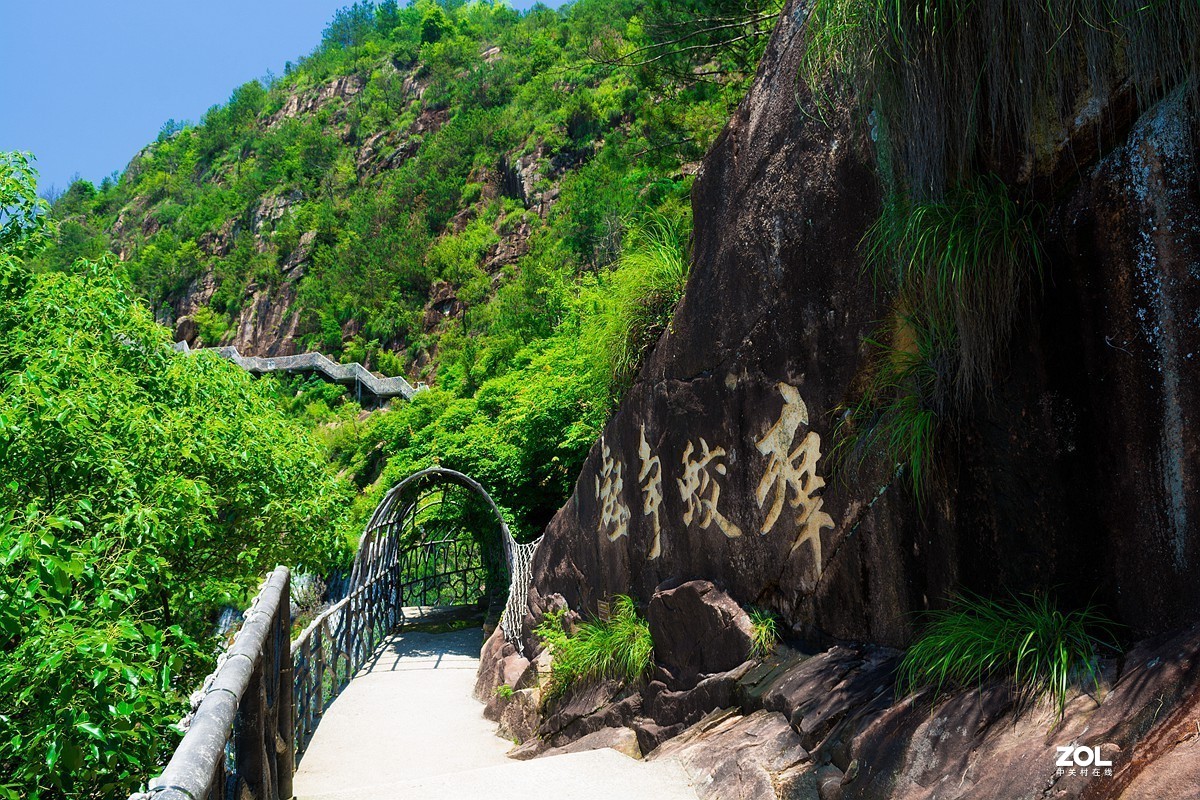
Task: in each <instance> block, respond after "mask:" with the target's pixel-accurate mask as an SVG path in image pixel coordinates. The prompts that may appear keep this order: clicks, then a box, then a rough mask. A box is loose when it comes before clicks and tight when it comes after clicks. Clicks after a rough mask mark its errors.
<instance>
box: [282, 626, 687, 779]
mask: <svg viewBox="0 0 1200 800" xmlns="http://www.w3.org/2000/svg"><path fill="white" fill-rule="evenodd" d="M482 645H483V634H482V632H481V631H479V630H467V631H459V632H457V633H441V634H428V633H404V634H397V635H395V636H393V637H392V638H390V639H389V640H388V641H387V642H385V643H384V645H383V647H382V648H381V650H380V652H379V653H378V654H377V655H376V657H375V658H374V659H373V660H371V661H369V662H368V663H367V665H366V666H365V667H364V668H363V670H362V672H361V673H360V674H359V675H358V676H357V677H356V678H355V679H354V680H353V681H351V682H350V685H349V686H347V687H346V689H345V691H343V692H342V694H341V696H340V697H338V699H337V700H335V701H334V702H333V704H332V705H331V706H330V707H329V710H328V711H327V712H326V713H325V716H324V718H323V719H322V720H321V724H320V725H319V726H318V727H317V732H316V734H315V735H314V736H313V739H312V742H311V743H310V744H309V748H308V751H307V752H306V753H305V754H304V758H303V760H302V761H301V762H300V769H299V770H298V771H297V772H296V778H295V795H296V798H297V800H351V798H354V799H355V800H358V799H359V798H362V797H368V796H369V797H371V798H376V799H377V800H392V798H395V800H401V798H404V800H409V799H410V798H411V799H413V800H425V799H427V800H458V799H459V798H461V799H462V800H477V798H484V797H517V796H527V797H536V798H538V799H539V800H558V798H562V799H563V800H602V799H603V800H608V798H620V799H621V800H625V799H627V798H629V799H633V798H653V799H654V800H695V797H696V795H695V793H694V792H693V791H692V789H691V786H690V784H689V782H688V779H687V777H686V776H685V775H684V772H683V770H682V768H680V766H679V765H678V764H676V763H675V762H673V761H661V762H655V763H652V764H646V763H643V762H641V761H635V760H634V759H631V758H628V757H627V756H623V755H621V754H620V753H617V752H616V751H614V750H596V751H592V752H588V753H571V754H567V755H560V756H551V757H548V758H538V759H534V760H532V761H513V760H511V759H509V758H506V757H505V755H504V754H505V752H506V751H507V750H508V749H509V748H510V747H512V743H511V742H506V741H504V740H503V739H500V738H499V737H497V736H496V734H495V730H496V726H495V725H494V724H493V723H491V722H488V721H487V720H485V719H484V718H483V716H482V711H483V706H482V705H481V704H480V703H479V702H478V701H477V700H475V698H474V697H472V696H471V692H472V689H473V688H474V686H475V671H476V668H477V667H478V666H479V649H480V647H481V646H482Z"/></svg>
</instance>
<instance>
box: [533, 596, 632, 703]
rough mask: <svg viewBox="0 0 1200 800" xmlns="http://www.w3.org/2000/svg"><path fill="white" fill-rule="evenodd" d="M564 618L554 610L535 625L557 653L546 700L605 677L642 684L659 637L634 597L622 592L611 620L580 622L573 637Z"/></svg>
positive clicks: (554, 652) (540, 635)
mask: <svg viewBox="0 0 1200 800" xmlns="http://www.w3.org/2000/svg"><path fill="white" fill-rule="evenodd" d="M562 618H563V612H552V613H550V614H547V615H546V618H545V619H544V620H543V621H542V624H541V625H539V626H538V627H537V628H536V629H534V633H536V634H537V636H538V638H540V639H541V640H542V641H543V642H544V643H545V644H546V646H547V647H549V648H550V653H551V655H553V657H554V658H553V661H552V662H551V673H550V683H549V685H548V686H547V687H546V689H545V691H544V695H543V696H544V697H545V698H546V699H547V700H553V699H555V698H557V697H561V696H562V695H563V693H564V692H566V691H567V690H568V689H570V688H571V687H572V686H577V685H583V684H586V683H591V682H594V681H600V680H604V679H606V678H614V679H616V680H619V681H623V682H625V683H627V684H633V683H637V682H638V681H640V680H641V679H642V677H643V676H644V675H645V674H646V671H647V670H648V669H649V668H650V661H651V656H652V655H653V653H654V641H653V640H652V639H651V638H650V627H649V625H647V624H646V620H645V619H643V618H642V616H641V615H639V614H638V611H637V606H636V605H635V604H634V602H633V599H632V598H630V597H626V596H624V595H618V596H617V597H616V598H614V600H613V604H612V616H611V617H610V618H609V619H608V620H597V621H595V622H581V623H579V624H578V625H577V626H576V629H575V633H574V634H573V635H572V634H568V633H567V632H566V630H565V629H564V627H563V622H562Z"/></svg>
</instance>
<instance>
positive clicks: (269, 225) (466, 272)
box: [39, 0, 777, 535]
mask: <svg viewBox="0 0 1200 800" xmlns="http://www.w3.org/2000/svg"><path fill="white" fill-rule="evenodd" d="M775 13H777V4H776V3H775V2H773V0H755V2H751V3H749V4H747V3H744V2H741V0H705V2H694V3H665V2H662V1H661V0H645V1H644V0H581V1H580V2H577V3H574V4H572V5H570V6H567V7H565V8H564V9H562V10H558V11H552V10H549V9H547V8H544V7H540V6H539V7H536V8H534V9H533V10H531V11H529V12H527V13H525V14H518V13H517V12H515V11H513V10H512V9H511V8H509V7H508V6H506V5H504V4H502V3H491V2H470V3H466V4H459V3H454V2H447V3H443V4H438V3H435V2H432V1H431V0H419V1H418V2H415V3H413V4H411V5H408V6H403V7H401V6H399V5H397V4H396V3H394V2H383V3H379V4H371V3H361V2H360V3H356V4H354V5H353V6H350V7H349V8H346V9H344V10H343V11H341V12H339V14H338V15H337V16H336V17H335V19H334V20H333V21H332V23H331V24H330V26H329V27H328V29H327V30H326V32H325V36H324V39H323V41H322V44H321V45H320V47H318V48H317V50H316V51H315V52H314V53H312V54H311V55H310V56H308V57H306V58H303V59H301V60H299V61H298V62H297V63H295V64H289V65H288V66H287V68H286V69H285V70H284V74H283V75H282V76H280V77H268V78H266V79H263V80H259V81H252V82H250V83H248V84H246V85H244V86H242V87H240V88H238V89H237V90H236V91H235V92H234V93H233V95H232V96H231V98H230V100H229V102H228V103H227V104H226V105H224V106H220V107H215V108H213V109H211V110H210V111H209V112H208V113H207V114H206V115H205V116H204V118H203V119H202V120H201V121H200V122H199V123H198V124H196V125H186V124H184V125H181V124H179V123H175V122H172V123H170V124H168V125H167V126H165V127H164V130H163V132H162V134H161V135H160V137H159V140H158V141H157V142H155V143H153V144H151V145H150V146H148V147H147V148H146V149H145V150H144V151H143V152H142V153H140V154H139V155H138V156H137V157H136V158H135V159H134V161H133V162H132V163H131V164H130V166H129V168H128V169H127V170H126V171H125V173H124V174H122V175H121V176H119V177H118V178H116V179H113V180H108V181H105V182H103V183H102V184H101V185H100V186H98V187H94V186H92V185H90V184H88V183H85V182H80V183H76V184H75V185H73V186H72V187H71V188H70V189H69V190H68V191H67V192H66V194H65V195H64V196H63V197H62V198H60V199H59V200H58V201H57V203H56V204H55V206H54V215H55V217H56V218H57V219H59V220H60V224H61V230H62V232H61V234H60V236H59V237H58V238H57V240H56V242H55V244H54V246H53V247H52V248H51V249H49V250H48V251H47V252H46V253H45V255H44V256H43V257H42V258H41V259H40V260H39V264H40V265H41V266H42V267H44V268H47V269H54V268H61V267H62V266H63V265H65V264H69V263H71V262H72V261H73V260H74V259H75V258H76V257H78V256H81V255H84V256H89V257H97V256H99V255H100V254H101V253H104V252H108V251H110V250H111V251H115V252H118V253H120V254H121V257H122V259H123V265H124V269H125V270H126V271H127V272H128V274H129V276H130V279H131V281H132V282H133V285H134V286H135V287H136V288H137V291H138V292H139V293H140V294H141V295H142V296H143V297H145V298H146V300H147V301H149V303H150V304H151V306H152V307H153V308H154V309H155V311H156V312H157V313H158V314H160V316H162V317H164V318H167V319H169V318H170V317H171V316H172V314H173V313H174V312H173V308H174V307H175V306H174V305H173V304H176V305H177V304H178V303H179V301H180V298H181V297H183V296H185V295H187V294H188V292H189V286H192V288H193V289H194V288H195V286H194V285H193V281H195V279H197V278H198V277H199V276H202V275H204V274H206V273H211V274H212V275H213V277H214V279H215V291H214V292H213V294H212V296H211V298H208V299H207V300H206V301H204V304H203V305H202V306H201V307H200V308H199V309H198V310H196V311H195V312H194V313H193V314H192V317H193V321H194V323H195V327H196V328H197V329H198V330H199V333H200V339H201V340H202V341H203V342H204V343H207V344H215V343H221V342H225V341H229V340H231V338H232V337H233V336H234V335H235V333H236V330H237V326H238V323H239V314H240V313H241V311H242V309H243V306H245V305H246V304H248V303H250V301H251V300H252V299H253V298H256V297H274V298H278V297H281V296H283V295H284V293H283V291H282V290H283V288H284V287H294V290H295V292H296V295H297V300H296V305H295V307H298V308H299V310H300V315H301V316H300V325H299V331H298V334H297V340H298V344H299V346H300V347H301V349H304V348H315V349H320V350H322V351H324V352H327V353H329V354H331V355H334V356H340V357H341V358H343V359H345V360H358V361H363V362H366V363H367V364H368V365H369V366H371V367H372V368H375V369H379V370H381V371H384V372H387V373H390V374H396V373H400V372H404V373H407V374H408V376H409V377H410V378H411V379H413V380H425V381H427V382H429V383H431V384H432V385H433V386H435V387H436V388H435V389H434V390H432V391H430V392H429V393H427V394H424V395H423V396H422V397H421V398H420V399H419V400H418V401H417V402H415V403H414V404H412V406H406V407H402V408H396V409H395V410H393V411H391V412H387V413H384V414H376V415H374V416H373V417H372V419H370V420H369V421H366V422H364V421H362V420H359V419H357V417H356V415H355V413H354V411H353V410H347V411H346V412H345V413H342V412H338V411H337V408H336V406H337V401H336V399H333V398H329V399H327V400H325V401H323V402H324V405H325V406H326V407H327V408H326V411H322V410H321V408H320V407H314V408H313V409H312V411H313V414H312V419H314V420H319V421H321V422H322V423H324V425H325V426H326V428H327V430H326V431H325V434H324V435H325V436H326V437H327V440H328V442H329V445H330V452H331V454H332V455H333V457H334V458H335V459H337V460H338V461H339V462H340V463H341V464H342V465H343V466H344V467H346V468H348V470H349V472H350V474H352V475H353V476H354V478H355V479H356V480H357V482H358V484H359V486H360V487H368V486H370V487H372V490H371V491H370V492H369V493H368V496H367V497H366V498H365V499H363V500H362V501H361V502H360V506H359V508H360V509H361V510H362V514H365V511H366V510H368V509H369V507H370V506H371V505H373V502H374V501H375V500H377V499H378V495H379V491H380V488H379V486H378V484H386V483H388V482H391V481H393V480H395V479H399V478H402V477H404V476H405V475H406V474H408V472H410V471H411V470H413V469H417V468H420V467H424V466H428V465H430V464H432V463H435V462H440V463H442V464H444V465H446V466H452V467H454V468H457V469H461V470H463V471H466V472H468V473H469V474H471V475H473V476H474V477H476V478H478V479H479V480H481V481H483V482H484V484H485V485H486V486H487V487H488V488H489V489H490V490H491V491H492V493H493V494H494V495H495V496H496V497H497V498H498V499H499V500H500V502H502V503H503V504H504V505H505V506H506V507H508V508H509V510H511V511H512V512H513V514H514V522H515V527H516V529H517V530H518V531H519V532H521V533H523V534H525V535H533V534H535V533H537V532H538V531H540V529H541V527H542V526H543V525H544V523H545V522H546V521H547V520H548V519H549V517H550V515H551V514H552V513H553V512H554V510H556V509H557V508H558V507H559V506H560V505H561V503H562V502H563V500H565V498H566V497H567V496H568V494H569V492H570V487H571V485H572V482H573V480H574V477H575V475H576V474H577V472H578V469H579V467H580V464H581V462H582V459H583V458H584V456H585V455H586V453H587V450H588V447H589V446H590V444H591V442H592V441H593V440H594V439H595V437H596V435H597V434H598V431H599V428H600V426H601V425H602V424H603V422H604V420H605V419H606V418H607V415H608V414H609V412H610V411H611V408H612V406H613V404H614V402H615V401H616V400H617V399H619V397H620V396H621V394H622V393H623V392H624V391H625V390H626V389H627V388H628V387H629V385H630V384H631V383H632V380H633V377H634V376H635V374H636V372H637V368H638V365H639V364H640V361H641V358H642V357H643V354H644V353H645V352H646V351H647V350H648V349H649V347H650V346H652V345H653V343H654V341H656V340H657V338H658V336H659V335H660V334H661V333H662V331H663V330H665V328H666V326H667V324H668V321H669V319H670V316H671V313H672V311H673V309H674V306H675V304H676V302H677V301H678V299H679V298H680V296H681V295H682V291H683V284H684V281H685V280H686V276H687V265H688V238H689V236H690V227H691V226H690V213H689V211H688V204H687V198H688V195H689V191H690V185H691V181H692V175H693V174H694V171H695V169H694V167H695V165H696V164H697V163H698V162H699V160H700V158H701V157H702V156H703V154H704V152H705V150H706V148H707V146H708V145H709V143H710V142H711V141H712V140H713V138H714V137H715V136H716V134H717V133H718V131H719V130H720V128H721V127H722V126H723V125H724V122H725V120H726V118H727V116H728V114H729V111H730V110H731V109H732V107H733V105H734V104H735V103H736V102H737V101H738V100H739V99H740V97H741V94H742V92H743V90H744V88H745V86H746V85H747V83H748V81H749V79H750V77H751V76H752V74H753V67H754V65H755V62H756V59H757V57H758V54H759V53H760V52H761V49H762V45H763V44H764V42H765V34H766V33H767V32H769V30H770V28H771V25H772V23H773V19H774V14H775ZM297 264H300V265H301V266H297ZM330 411H331V412H333V416H332V417H331V416H330V414H329V413H327V412H330ZM385 464H386V465H387V468H386V470H385V471H384V472H383V473H382V480H380V475H381V469H382V468H383V466H384V465H385Z"/></svg>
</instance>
